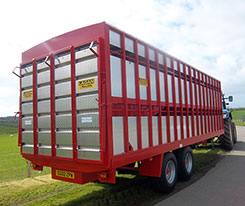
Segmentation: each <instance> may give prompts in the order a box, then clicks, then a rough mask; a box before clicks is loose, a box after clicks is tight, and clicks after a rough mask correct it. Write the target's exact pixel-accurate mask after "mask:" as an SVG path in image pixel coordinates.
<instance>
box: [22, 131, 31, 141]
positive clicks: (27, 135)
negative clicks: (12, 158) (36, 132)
mask: <svg viewBox="0 0 245 206" xmlns="http://www.w3.org/2000/svg"><path fill="white" fill-rule="evenodd" d="M22 142H23V143H25V144H33V131H23V132H22Z"/></svg>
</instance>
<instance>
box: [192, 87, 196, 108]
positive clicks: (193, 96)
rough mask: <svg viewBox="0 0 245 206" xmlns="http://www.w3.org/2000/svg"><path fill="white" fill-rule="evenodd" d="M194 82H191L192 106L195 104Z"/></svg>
mask: <svg viewBox="0 0 245 206" xmlns="http://www.w3.org/2000/svg"><path fill="white" fill-rule="evenodd" d="M195 96H196V95H195V84H194V83H192V100H193V106H195V105H196V98H195Z"/></svg>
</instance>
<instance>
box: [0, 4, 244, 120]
mask: <svg viewBox="0 0 245 206" xmlns="http://www.w3.org/2000/svg"><path fill="white" fill-rule="evenodd" d="M0 19H1V21H0V28H1V32H0V46H1V48H0V57H1V67H0V116H8V115H14V112H17V111H18V107H19V106H18V103H19V79H18V77H16V76H14V75H13V74H12V70H13V68H14V67H15V66H18V65H19V64H20V63H21V53H22V52H24V51H26V50H28V49H29V48H31V47H33V46H35V45H37V44H39V43H41V42H43V41H45V40H48V39H50V38H52V37H55V36H57V35H60V34H63V33H66V32H69V31H71V30H74V29H78V28H81V27H84V26H88V25H91V24H94V23H99V22H103V21H106V22H107V23H109V24H111V25H113V26H115V27H117V28H119V29H120V30H123V31H125V32H126V33H129V34H131V35H133V36H135V37H137V38H138V39H141V40H143V41H145V42H147V43H149V44H151V45H153V46H155V47H157V48H159V49H162V50H163V51H165V52H167V53H169V54H171V55H173V56H175V57H177V58H178V59H181V60H183V61H184V62H186V63H188V64H190V65H192V66H193V67H195V68H197V69H199V70H201V71H203V72H205V73H207V74H209V75H211V76H213V77H215V78H217V79H219V80H220V81H221V83H222V90H223V92H224V93H225V94H226V95H227V96H228V95H233V96H234V102H233V103H231V104H230V107H233V108H235V107H245V92H244V90H245V1H244V0H215V1H214V0H190V1H188V0H104V1H102V0H89V1H82V0H80V1H79V0H69V1H67V0H52V1H51V0H42V1H35V0H22V1H19V0H8V1H2V2H1V5H0Z"/></svg>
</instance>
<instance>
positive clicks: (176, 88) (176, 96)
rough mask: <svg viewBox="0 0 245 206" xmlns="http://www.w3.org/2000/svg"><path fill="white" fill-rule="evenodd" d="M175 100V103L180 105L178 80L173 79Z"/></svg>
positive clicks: (176, 78)
mask: <svg viewBox="0 0 245 206" xmlns="http://www.w3.org/2000/svg"><path fill="white" fill-rule="evenodd" d="M174 79H175V98H176V103H177V104H178V103H180V98H179V78H178V77H175V78H174Z"/></svg>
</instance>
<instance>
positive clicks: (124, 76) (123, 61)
mask: <svg viewBox="0 0 245 206" xmlns="http://www.w3.org/2000/svg"><path fill="white" fill-rule="evenodd" d="M121 48H122V59H121V68H122V92H123V103H124V108H125V110H124V114H123V125H124V127H123V128H124V151H125V152H128V151H129V140H128V97H127V73H126V54H125V34H124V33H122V34H121Z"/></svg>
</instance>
